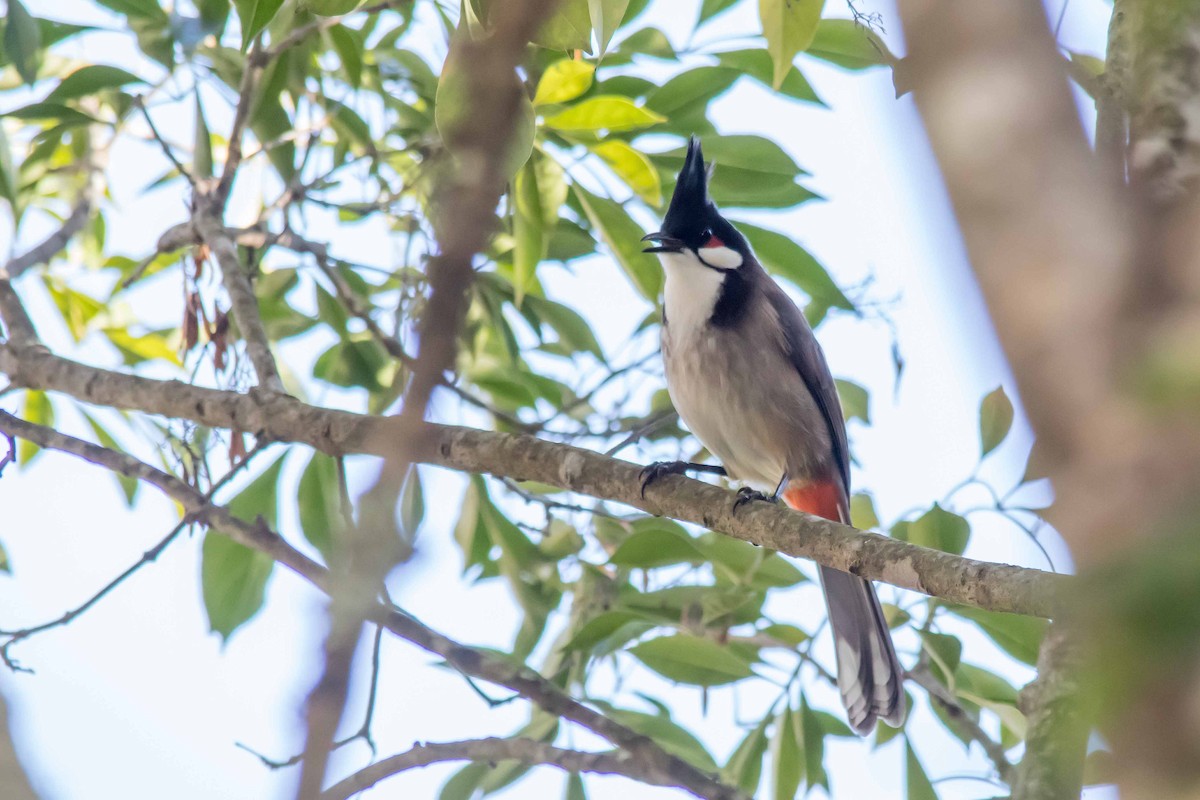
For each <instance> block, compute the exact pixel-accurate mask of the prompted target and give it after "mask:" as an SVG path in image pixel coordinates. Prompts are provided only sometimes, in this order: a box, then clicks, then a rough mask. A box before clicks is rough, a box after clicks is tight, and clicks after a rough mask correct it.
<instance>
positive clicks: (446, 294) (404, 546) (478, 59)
mask: <svg viewBox="0 0 1200 800" xmlns="http://www.w3.org/2000/svg"><path fill="white" fill-rule="evenodd" d="M553 3H554V0H510V2H508V3H506V4H505V5H504V8H503V11H502V12H501V13H498V14H496V15H494V16H495V19H494V21H493V27H492V30H491V31H490V32H489V33H488V34H487V35H485V36H482V37H481V38H479V39H478V40H475V39H472V38H471V37H470V36H469V35H467V33H466V30H465V28H464V29H463V30H461V31H460V32H459V35H457V36H455V37H454V39H453V41H452V43H451V46H450V52H449V54H448V55H447V59H446V63H447V66H446V67H444V69H449V66H448V65H449V64H451V63H455V64H458V65H459V66H460V68H461V69H462V70H463V72H462V76H463V81H464V83H463V89H464V94H463V100H464V101H465V103H466V107H467V108H470V109H471V115H470V118H471V121H472V122H471V124H469V125H460V126H458V130H456V131H454V139H455V143H454V160H453V162H452V163H451V165H450V166H449V167H448V169H447V172H446V174H445V176H444V178H443V182H442V184H441V188H440V189H439V191H438V192H437V196H436V197H435V198H434V200H433V204H434V206H435V207H436V208H437V209H438V211H437V213H434V214H433V215H432V221H433V227H434V233H435V236H436V238H437V243H438V249H439V253H438V254H437V255H436V256H435V257H434V258H432V259H431V260H430V262H429V266H428V272H429V287H430V296H429V301H428V303H427V304H426V307H425V310H424V313H423V314H422V317H421V321H420V349H419V350H418V352H417V357H416V362H415V363H414V364H413V365H412V369H411V378H410V380H409V384H408V390H407V392H406V393H405V396H404V407H403V410H402V411H401V414H400V418H399V420H398V423H397V430H396V431H395V434H394V437H393V438H391V439H390V440H388V443H389V446H390V452H389V453H388V454H387V456H386V458H385V460H384V463H383V466H382V468H381V469H380V472H379V477H378V479H377V480H376V482H375V485H374V486H372V487H371V488H370V489H369V490H368V491H367V492H366V493H365V494H364V495H363V496H362V499H361V502H360V513H359V522H358V525H357V526H356V527H355V529H354V530H353V531H352V532H350V533H349V535H347V536H345V537H343V539H344V541H346V542H347V547H346V548H345V552H344V553H343V554H342V555H341V558H340V559H339V561H338V562H337V563H335V564H334V565H333V567H334V570H333V576H334V583H335V585H334V591H333V593H332V595H331V597H332V602H331V605H330V612H329V616H330V626H329V635H328V636H327V638H326V643H325V668H324V671H323V674H322V677H321V679H320V680H319V681H318V682H317V685H316V687H314V689H313V691H312V694H311V695H310V697H309V701H308V707H307V723H308V734H307V736H306V738H305V747H304V751H305V757H304V765H303V767H302V773H301V776H300V786H299V789H298V791H297V798H298V800H316V797H317V796H318V794H319V793H320V790H321V786H322V783H323V781H324V776H325V768H326V762H327V759H328V754H329V750H330V748H331V747H332V745H333V741H334V736H335V734H336V731H337V725H338V721H339V720H340V719H341V717H342V714H343V711H344V707H345V702H346V693H347V685H348V683H349V676H350V673H351V667H352V662H353V657H354V651H355V647H356V646H357V643H358V638H359V634H360V632H361V630H362V626H363V621H364V618H365V615H366V612H367V610H368V609H369V607H370V605H371V604H372V603H373V602H374V600H375V596H376V595H377V594H378V591H379V588H380V587H382V585H383V579H384V577H385V576H386V575H387V573H388V571H389V570H390V569H391V568H392V566H393V565H395V564H396V563H397V562H398V561H399V560H401V559H402V558H404V557H406V554H407V552H411V543H409V542H406V541H404V540H403V533H402V531H400V529H399V528H398V526H397V525H396V507H397V505H398V502H399V498H400V493H401V491H402V487H403V485H404V481H405V479H406V476H407V475H408V474H409V470H410V468H411V467H412V465H413V463H415V461H416V456H417V454H418V453H419V452H420V450H421V444H422V438H423V437H424V436H425V435H426V432H425V415H426V411H427V409H428V406H429V401H430V398H431V397H432V395H433V391H434V388H435V387H437V386H438V385H439V384H441V383H442V381H443V380H444V376H445V373H446V371H447V369H449V368H450V367H451V366H452V365H453V363H454V356H455V348H456V345H457V340H458V329H459V326H460V323H461V320H462V318H463V316H464V315H465V305H466V302H465V301H466V296H467V289H468V288H469V286H470V283H471V279H472V277H473V275H474V273H473V271H472V267H473V262H474V258H475V256H476V254H478V253H479V252H480V251H481V250H482V249H483V247H484V246H485V245H486V244H487V241H488V238H489V237H490V236H491V233H492V229H493V228H494V226H495V223H496V207H497V205H498V204H499V202H500V197H501V195H502V194H503V192H504V188H505V182H506V180H507V177H508V176H507V174H506V173H505V169H506V167H507V159H506V155H507V154H508V151H509V149H510V145H509V143H510V141H511V140H512V138H513V133H514V131H515V129H516V124H517V121H518V118H519V114H520V101H521V100H522V99H523V98H522V95H521V92H522V87H521V84H520V83H519V82H518V81H517V80H516V73H515V70H516V67H517V64H518V63H519V61H520V59H521V56H522V55H523V53H524V51H525V47H526V45H527V44H528V42H529V40H530V39H531V38H532V37H533V36H534V34H535V33H536V32H537V29H538V26H539V25H540V23H541V21H542V19H544V18H545V15H546V14H547V13H549V11H550V8H551V7H552V6H553ZM481 120H487V123H486V124H481V123H480V121H481Z"/></svg>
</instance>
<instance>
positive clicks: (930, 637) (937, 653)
mask: <svg viewBox="0 0 1200 800" xmlns="http://www.w3.org/2000/svg"><path fill="white" fill-rule="evenodd" d="M918 633H919V634H920V636H921V646H922V647H924V648H925V652H927V653H928V654H929V658H930V660H931V661H932V662H933V663H934V664H936V665H937V667H938V669H940V670H941V672H942V680H943V682H944V683H945V684H946V685H947V686H950V687H951V688H953V686H954V675H955V672H956V671H957V670H958V665H959V662H960V661H961V660H962V641H961V640H959V638H958V637H957V636H951V635H950V634H948V633H934V632H933V631H925V630H922V631H918Z"/></svg>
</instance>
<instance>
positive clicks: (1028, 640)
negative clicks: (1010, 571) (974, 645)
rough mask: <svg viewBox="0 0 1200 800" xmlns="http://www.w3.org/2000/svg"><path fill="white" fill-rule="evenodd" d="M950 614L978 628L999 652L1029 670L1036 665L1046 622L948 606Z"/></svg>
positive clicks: (995, 612)
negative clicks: (993, 643) (1006, 654)
mask: <svg viewBox="0 0 1200 800" xmlns="http://www.w3.org/2000/svg"><path fill="white" fill-rule="evenodd" d="M951 610H952V611H953V612H954V613H955V614H957V615H958V616H960V617H966V618H967V619H969V620H971V621H972V622H974V623H975V624H976V625H978V626H979V627H980V628H981V629H982V630H983V632H984V633H986V634H987V635H988V636H990V637H992V641H994V642H995V643H996V645H997V646H998V647H1000V649H1001V650H1003V651H1004V652H1006V653H1008V654H1009V655H1010V656H1012V657H1013V658H1015V659H1017V660H1018V661H1023V662H1025V663H1026V664H1029V665H1030V666H1033V665H1035V664H1037V658H1038V651H1039V649H1040V648H1041V646H1042V637H1043V636H1045V634H1046V626H1047V624H1048V623H1047V621H1046V620H1044V619H1039V618H1038V617H1026V616H1022V615H1020V614H1002V613H1000V612H998V611H984V610H983V609H981V608H972V607H970V606H958V605H956V606H952V607H951Z"/></svg>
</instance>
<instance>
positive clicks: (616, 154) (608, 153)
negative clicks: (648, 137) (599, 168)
mask: <svg viewBox="0 0 1200 800" xmlns="http://www.w3.org/2000/svg"><path fill="white" fill-rule="evenodd" d="M591 150H592V152H593V153H595V154H596V155H598V156H600V158H602V159H603V160H604V163H605V164H607V165H608V166H609V168H610V169H611V170H612V171H613V172H615V173H617V177H619V178H620V179H621V180H623V181H625V183H626V185H627V186H629V188H630V189H632V190H633V191H634V192H635V193H636V194H637V196H638V197H640V198H642V199H643V200H645V201H646V202H647V203H649V204H650V205H652V206H654V207H655V208H657V207H659V206H661V205H662V202H663V196H662V181H661V180H660V179H659V176H658V170H656V169H655V168H654V165H653V164H652V163H650V159H649V158H647V157H646V155H645V154H644V153H642V152H640V151H638V150H635V149H634V148H633V147H632V146H630V145H629V144H628V143H627V142H624V141H622V140H620V139H610V140H608V141H606V142H599V143H597V144H594V145H592V147H591Z"/></svg>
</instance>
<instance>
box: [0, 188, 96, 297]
mask: <svg viewBox="0 0 1200 800" xmlns="http://www.w3.org/2000/svg"><path fill="white" fill-rule="evenodd" d="M98 197H99V192H98V191H97V190H96V189H95V187H94V186H93V181H92V180H89V181H88V182H87V184H85V188H84V190H83V191H82V192H81V193H80V196H79V200H78V201H77V202H76V203H75V206H74V207H73V208H72V209H71V213H70V214H68V215H67V218H66V219H65V220H63V222H62V225H60V226H58V228H57V229H55V230H54V232H52V233H51V234H50V235H49V236H47V237H46V238H45V239H43V240H42V241H41V242H39V243H38V244H36V245H34V246H33V247H31V248H29V249H28V250H26V251H25V252H24V253H21V254H20V255H18V256H14V257H13V258H10V259H9V260H8V263H7V264H5V265H4V269H5V271H6V272H7V273H8V277H9V278H10V279H11V278H17V277H19V276H20V275H21V273H23V272H25V271H26V270H28V269H31V268H33V267H36V266H38V265H39V264H45V263H46V262H47V261H49V260H50V259H52V258H54V257H55V256H56V255H58V254H59V253H61V252H62V251H63V249H64V248H65V247H66V246H67V244H68V243H69V242H70V241H71V239H72V238H73V237H74V236H75V234H77V233H79V232H80V231H82V230H83V229H84V226H86V225H87V223H88V220H89V219H91V217H92V212H93V211H95V210H96V201H97V198H98Z"/></svg>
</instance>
